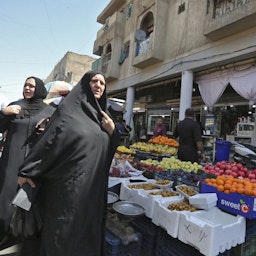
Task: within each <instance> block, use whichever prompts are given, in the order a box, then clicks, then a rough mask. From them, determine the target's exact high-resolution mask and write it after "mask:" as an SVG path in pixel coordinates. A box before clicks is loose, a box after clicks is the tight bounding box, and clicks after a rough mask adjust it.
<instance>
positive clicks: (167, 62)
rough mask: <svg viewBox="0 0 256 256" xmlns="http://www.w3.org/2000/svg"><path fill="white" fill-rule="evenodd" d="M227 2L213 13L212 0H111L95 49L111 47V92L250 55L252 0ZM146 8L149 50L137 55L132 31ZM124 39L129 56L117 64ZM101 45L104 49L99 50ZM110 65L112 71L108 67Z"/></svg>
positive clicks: (254, 31) (255, 34)
mask: <svg viewBox="0 0 256 256" xmlns="http://www.w3.org/2000/svg"><path fill="white" fill-rule="evenodd" d="M219 2H221V1H219ZM223 2H226V1H223ZM229 2H230V6H225V13H223V14H221V11H222V10H218V11H219V13H217V14H216V13H215V10H216V9H215V6H214V0H208V1H206V0H183V1H180V0H135V1H130V0H111V1H110V3H109V4H108V6H106V8H105V9H104V10H103V11H102V12H101V14H100V15H99V16H98V19H97V20H98V22H100V23H102V24H103V26H102V28H101V29H100V30H99V31H98V33H97V38H96V40H95V43H94V51H93V53H94V54H97V53H98V54H97V55H99V56H101V57H102V56H104V54H105V53H106V49H107V47H109V45H111V47H112V58H111V60H110V61H109V63H108V68H109V69H108V70H107V72H106V73H107V76H108V77H109V78H111V79H109V82H108V90H109V92H115V91H120V90H125V88H127V87H129V86H140V85H143V84H149V83H153V82H158V81H161V80H166V79H170V78H176V77H180V76H181V74H182V72H183V71H185V70H191V71H193V72H194V73H195V74H196V73H197V72H201V71H204V70H208V69H210V68H216V67H220V66H222V65H227V64H232V63H235V62H239V61H244V60H249V59H250V60H249V61H253V60H252V58H255V57H256V47H255V42H256V11H255V10H256V1H253V0H247V1H243V2H244V4H243V5H241V6H239V2H240V3H241V1H238V0H232V1H229ZM231 4H233V6H231ZM130 5H132V8H131V15H130V16H129V17H128V15H127V12H128V9H129V6H130ZM183 7H184V8H183ZM228 8H230V10H229V11H228ZM148 13H151V14H152V15H153V23H154V31H153V33H152V38H151V41H152V42H150V47H151V50H150V51H149V52H147V53H145V54H144V55H142V56H136V39H135V33H136V31H137V30H139V29H141V28H142V26H143V21H144V19H145V18H146V17H147V14H148ZM214 15H215V16H216V15H218V17H214ZM113 17H115V18H113ZM117 17H118V18H117ZM107 18H108V19H107ZM106 20H107V21H108V22H107V28H106ZM127 43H129V45H130V50H129V56H128V57H127V58H126V59H125V60H124V61H123V63H122V64H119V65H117V63H118V61H119V56H121V50H122V49H124V46H125V44H127ZM99 47H100V48H102V51H98V49H99ZM117 56H118V57H117ZM113 65H114V66H115V69H114V70H115V73H112V72H111V66H113ZM108 72H109V73H108Z"/></svg>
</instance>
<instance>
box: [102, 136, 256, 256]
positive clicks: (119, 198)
mask: <svg viewBox="0 0 256 256" xmlns="http://www.w3.org/2000/svg"><path fill="white" fill-rule="evenodd" d="M177 148H178V142H177V141H175V140H174V139H170V138H167V137H164V136H158V137H156V138H154V139H151V140H149V141H148V142H136V143H134V144H132V145H130V147H129V148H127V147H125V146H119V147H118V148H117V151H116V154H115V157H114V159H113V161H112V166H111V169H110V172H109V194H108V218H107V224H106V227H107V232H106V246H107V255H134V256H136V255H138V256H140V255H142V256H144V255H147V256H150V255H152V256H153V255H154V256H165V255H166V256H168V255H175V256H179V255H180V256H183V255H206V256H217V255H222V256H224V255H228V256H240V255H241V256H242V255H243V256H246V255H249V256H251V255H256V246H255V241H256V230H255V229H256V222H255V219H256V201H255V199H256V170H252V169H249V168H247V167H246V166H245V165H243V164H241V163H237V162H235V161H219V162H216V163H206V164H202V165H201V164H198V163H191V162H185V161H180V160H179V159H177Z"/></svg>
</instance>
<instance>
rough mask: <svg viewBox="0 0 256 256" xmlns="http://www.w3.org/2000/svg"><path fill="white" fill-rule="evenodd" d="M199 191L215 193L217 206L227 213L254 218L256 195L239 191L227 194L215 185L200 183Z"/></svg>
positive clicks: (255, 216) (255, 214)
mask: <svg viewBox="0 0 256 256" xmlns="http://www.w3.org/2000/svg"><path fill="white" fill-rule="evenodd" d="M200 192H201V193H216V194H217V197H218V201H217V206H218V207H219V208H220V209H222V210H223V211H226V212H228V213H232V214H235V215H241V216H243V217H245V218H248V219H256V197H254V196H246V195H242V194H239V193H236V192H235V193H231V194H227V193H224V192H220V191H218V190H217V188H216V187H213V186H210V185H207V184H205V183H202V184H201V188H200Z"/></svg>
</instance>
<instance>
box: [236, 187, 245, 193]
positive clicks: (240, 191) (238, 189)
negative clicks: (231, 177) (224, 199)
mask: <svg viewBox="0 0 256 256" xmlns="http://www.w3.org/2000/svg"><path fill="white" fill-rule="evenodd" d="M236 192H237V193H239V194H243V193H244V189H243V188H242V187H240V188H237V190H236Z"/></svg>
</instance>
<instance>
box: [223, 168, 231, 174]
mask: <svg viewBox="0 0 256 256" xmlns="http://www.w3.org/2000/svg"><path fill="white" fill-rule="evenodd" d="M231 172H232V171H231V170H230V169H227V170H225V172H224V173H225V174H227V175H230V174H231Z"/></svg>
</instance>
